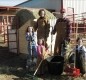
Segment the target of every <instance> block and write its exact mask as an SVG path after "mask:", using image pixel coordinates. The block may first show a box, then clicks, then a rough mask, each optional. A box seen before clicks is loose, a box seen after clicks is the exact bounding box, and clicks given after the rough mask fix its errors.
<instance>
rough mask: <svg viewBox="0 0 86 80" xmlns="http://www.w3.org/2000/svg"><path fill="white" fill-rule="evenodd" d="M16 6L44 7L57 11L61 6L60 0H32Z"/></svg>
mask: <svg viewBox="0 0 86 80" xmlns="http://www.w3.org/2000/svg"><path fill="white" fill-rule="evenodd" d="M17 6H20V7H29V8H45V9H54V10H56V11H59V10H60V8H61V0H32V1H28V2H27V3H22V4H19V5H17Z"/></svg>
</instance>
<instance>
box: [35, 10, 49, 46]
mask: <svg viewBox="0 0 86 80" xmlns="http://www.w3.org/2000/svg"><path fill="white" fill-rule="evenodd" d="M38 14H39V16H40V17H39V19H38V20H37V23H36V24H35V25H34V29H35V31H37V39H40V38H43V39H44V42H45V46H46V47H47V46H48V44H47V38H48V36H49V31H50V24H49V21H48V19H47V18H46V12H45V10H44V9H40V10H39V13H38Z"/></svg>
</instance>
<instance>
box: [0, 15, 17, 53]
mask: <svg viewBox="0 0 86 80" xmlns="http://www.w3.org/2000/svg"><path fill="white" fill-rule="evenodd" d="M14 16H15V15H0V43H3V44H6V45H5V46H7V47H8V49H9V51H11V52H12V51H14V50H15V51H16V52H18V47H17V30H13V29H12V23H13V18H14ZM13 44H15V46H14V45H13Z"/></svg>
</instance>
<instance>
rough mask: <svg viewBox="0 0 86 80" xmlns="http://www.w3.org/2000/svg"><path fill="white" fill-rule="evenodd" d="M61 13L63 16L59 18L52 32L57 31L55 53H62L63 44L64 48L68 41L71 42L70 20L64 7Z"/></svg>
mask: <svg viewBox="0 0 86 80" xmlns="http://www.w3.org/2000/svg"><path fill="white" fill-rule="evenodd" d="M60 13H61V16H60V18H59V19H57V21H56V24H55V26H54V29H53V30H52V32H51V34H55V33H56V32H57V35H56V40H55V46H54V55H61V50H62V45H63V48H65V46H66V45H67V44H66V43H69V42H70V31H71V28H70V21H69V19H67V18H66V16H65V10H64V9H62V10H61V11H60ZM65 42H66V43H65ZM65 52H66V51H65Z"/></svg>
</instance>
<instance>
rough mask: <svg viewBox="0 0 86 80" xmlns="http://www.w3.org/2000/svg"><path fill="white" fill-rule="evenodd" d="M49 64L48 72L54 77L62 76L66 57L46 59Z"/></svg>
mask: <svg viewBox="0 0 86 80" xmlns="http://www.w3.org/2000/svg"><path fill="white" fill-rule="evenodd" d="M46 60H47V62H48V72H49V74H52V75H61V74H62V72H63V66H64V57H62V56H51V57H49V58H47V59H46Z"/></svg>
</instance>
